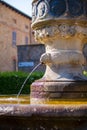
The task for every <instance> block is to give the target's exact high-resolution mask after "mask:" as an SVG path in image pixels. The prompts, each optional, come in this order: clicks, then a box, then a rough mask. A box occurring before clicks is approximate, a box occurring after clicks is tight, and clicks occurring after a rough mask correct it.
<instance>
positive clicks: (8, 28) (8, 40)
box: [0, 0, 40, 71]
mask: <svg viewBox="0 0 87 130" xmlns="http://www.w3.org/2000/svg"><path fill="white" fill-rule="evenodd" d="M31 20H32V18H31V17H30V16H28V15H26V14H25V13H23V12H21V11H20V10H18V9H16V8H15V7H13V6H11V5H9V4H8V3H6V2H5V1H2V0H0V71H17V70H18V68H20V67H26V63H28V61H27V62H26V61H25V60H26V58H25V60H24V58H23V62H24V61H25V63H23V62H22V61H21V62H22V65H21V64H20V59H18V55H17V50H20V49H21V46H23V47H24V46H27V47H28V46H29V45H37V43H35V41H34V38H33V33H32V32H33V31H32V30H31ZM17 46H18V49H17ZM37 46H38V45H37ZM30 49H31V48H30ZM27 50H28V51H29V49H27ZM20 52H21V50H20ZM22 52H23V53H24V51H22ZM32 53H33V52H32ZM39 54H40V53H39ZM19 55H20V54H19ZM22 55H23V54H22ZM28 60H29V59H28ZM23 64H24V66H23Z"/></svg>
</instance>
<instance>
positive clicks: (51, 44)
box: [31, 0, 87, 104]
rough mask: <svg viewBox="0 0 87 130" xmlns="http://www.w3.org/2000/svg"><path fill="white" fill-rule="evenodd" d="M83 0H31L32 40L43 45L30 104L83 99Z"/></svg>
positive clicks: (86, 85) (86, 25) (86, 28)
mask: <svg viewBox="0 0 87 130" xmlns="http://www.w3.org/2000/svg"><path fill="white" fill-rule="evenodd" d="M86 8H87V0H34V1H33V23H32V28H33V29H34V30H35V39H36V40H37V41H38V42H40V43H43V44H45V47H46V52H45V53H44V54H43V55H42V56H41V59H40V61H41V62H42V63H44V64H45V65H46V72H45V75H44V76H43V78H42V79H41V80H39V81H36V82H35V83H33V84H32V86H31V103H33V104H34V103H35V104H39V103H41V104H43V103H46V102H48V101H52V100H56V99H57V100H58V99H69V100H70V99H72V100H77V99H81V100H84V98H87V94H86V92H87V82H86V81H87V77H85V76H84V75H83V71H84V70H85V67H86V57H85V56H86V55H85V53H84V52H85V51H84V50H85V49H86V47H87V9H86Z"/></svg>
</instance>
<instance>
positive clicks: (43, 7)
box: [37, 0, 48, 18]
mask: <svg viewBox="0 0 87 130" xmlns="http://www.w3.org/2000/svg"><path fill="white" fill-rule="evenodd" d="M47 13H48V3H47V1H46V0H44V1H43V0H41V1H40V2H38V4H37V18H43V17H45V16H46V15H47Z"/></svg>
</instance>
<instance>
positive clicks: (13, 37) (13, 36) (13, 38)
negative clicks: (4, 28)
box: [12, 31, 17, 46]
mask: <svg viewBox="0 0 87 130" xmlns="http://www.w3.org/2000/svg"><path fill="white" fill-rule="evenodd" d="M16 37H17V36H16V32H15V31H14V32H12V45H13V46H16Z"/></svg>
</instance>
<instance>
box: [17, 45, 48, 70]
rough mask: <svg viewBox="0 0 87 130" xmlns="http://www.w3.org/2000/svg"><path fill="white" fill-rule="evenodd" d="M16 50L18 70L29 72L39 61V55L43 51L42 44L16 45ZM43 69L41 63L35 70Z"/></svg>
mask: <svg viewBox="0 0 87 130" xmlns="http://www.w3.org/2000/svg"><path fill="white" fill-rule="evenodd" d="M17 51H18V70H20V71H26V72H30V71H32V69H33V68H34V67H35V66H36V65H37V64H39V63H40V56H41V55H42V54H43V53H44V52H45V48H44V45H42V44H37V45H23V46H18V47H17ZM44 70H45V66H44V65H41V66H39V67H38V68H37V70H36V71H43V72H44Z"/></svg>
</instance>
